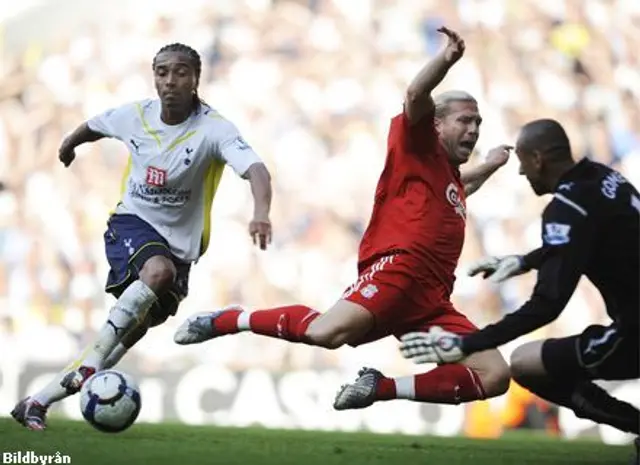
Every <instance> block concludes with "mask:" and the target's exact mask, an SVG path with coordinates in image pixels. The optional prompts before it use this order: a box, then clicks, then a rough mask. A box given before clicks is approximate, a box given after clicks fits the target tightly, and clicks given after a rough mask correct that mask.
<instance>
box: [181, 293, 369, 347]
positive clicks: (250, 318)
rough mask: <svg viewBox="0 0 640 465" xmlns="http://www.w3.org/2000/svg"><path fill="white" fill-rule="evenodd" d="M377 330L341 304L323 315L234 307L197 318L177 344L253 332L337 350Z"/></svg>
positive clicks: (293, 308)
mask: <svg viewBox="0 0 640 465" xmlns="http://www.w3.org/2000/svg"><path fill="white" fill-rule="evenodd" d="M372 326H373V317H372V316H371V314H370V313H369V312H368V311H367V310H365V309H364V308H362V307H361V306H360V305H357V304H353V303H351V302H347V301H344V300H341V301H339V302H338V303H337V304H336V305H334V306H333V307H332V308H331V309H330V310H329V311H328V312H326V313H324V314H320V313H319V312H317V311H316V310H314V309H312V308H310V307H307V306H305V305H289V306H286V307H276V308H271V309H266V310H257V311H254V312H248V311H246V310H245V309H244V308H242V307H240V306H238V305H232V306H230V307H226V308H224V309H222V310H218V311H215V312H209V313H203V314H198V315H193V316H192V317H190V318H188V319H187V320H186V321H185V322H184V323H183V324H182V325H181V326H180V327H179V328H178V330H177V331H176V333H175V335H174V341H175V342H176V343H177V344H196V343H200V342H204V341H207V340H209V339H213V338H216V337H220V336H224V335H228V334H236V333H239V332H243V331H251V332H253V333H254V334H261V335H263V336H269V337H274V338H278V339H284V340H287V341H290V342H299V343H303V344H308V345H313V346H318V347H324V348H326V349H337V348H338V347H341V346H342V345H344V344H346V343H351V342H353V341H356V340H358V339H359V338H360V337H362V336H363V335H364V334H365V333H366V332H368V331H369V330H370V329H371V327H372Z"/></svg>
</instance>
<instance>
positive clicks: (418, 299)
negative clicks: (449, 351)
mask: <svg viewBox="0 0 640 465" xmlns="http://www.w3.org/2000/svg"><path fill="white" fill-rule="evenodd" d="M418 266H420V264H419V263H418V262H417V261H416V259H414V258H413V257H411V256H410V255H406V254H397V255H387V256H384V257H381V258H379V259H378V260H376V261H375V262H373V263H372V264H369V265H368V266H366V267H365V268H364V269H361V270H360V274H359V276H358V280H357V281H356V282H355V283H354V284H352V285H351V286H350V287H349V288H348V289H347V290H346V291H345V293H344V294H343V296H342V298H343V299H344V300H348V301H350V302H353V303H356V304H359V305H362V306H363V307H364V308H366V309H367V310H368V311H369V312H371V314H372V315H373V316H374V318H375V327H374V328H373V329H372V330H371V331H370V332H369V333H368V334H367V335H366V336H365V337H364V339H363V340H361V341H359V342H358V343H356V344H351V345H352V346H354V347H355V346H358V345H361V344H366V343H369V342H373V341H377V340H378V339H382V338H385V337H387V336H395V337H396V338H400V337H401V336H402V335H404V334H406V333H408V332H411V331H426V330H428V329H429V328H430V327H431V326H441V327H442V328H443V329H444V330H446V331H451V332H453V333H457V334H468V333H472V332H475V331H477V329H478V328H477V327H476V326H475V325H474V324H473V323H471V321H469V319H468V318H467V317H466V316H464V315H463V314H462V313H460V312H458V311H457V310H456V309H455V308H454V307H453V304H452V303H451V301H450V300H449V295H448V292H447V291H446V289H444V287H443V286H442V285H441V284H434V283H433V281H430V280H429V279H428V278H425V277H420V276H419V275H417V274H416V273H415V269H416V267H418Z"/></svg>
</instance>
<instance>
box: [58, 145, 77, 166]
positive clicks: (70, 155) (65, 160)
mask: <svg viewBox="0 0 640 465" xmlns="http://www.w3.org/2000/svg"><path fill="white" fill-rule="evenodd" d="M58 159H59V160H60V161H61V162H62V164H63V165H64V167H65V168H68V167H69V165H70V164H71V163H72V162H73V160H75V159H76V151H75V147H74V146H73V145H71V144H69V143H68V142H67V140H66V139H65V140H64V141H63V142H62V144H61V145H60V148H59V149H58Z"/></svg>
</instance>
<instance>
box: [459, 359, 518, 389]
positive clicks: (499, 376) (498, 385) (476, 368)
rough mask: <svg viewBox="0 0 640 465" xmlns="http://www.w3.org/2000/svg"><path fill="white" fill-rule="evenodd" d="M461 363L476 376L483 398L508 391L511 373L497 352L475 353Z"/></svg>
mask: <svg viewBox="0 0 640 465" xmlns="http://www.w3.org/2000/svg"><path fill="white" fill-rule="evenodd" d="M461 363H462V364H463V365H464V366H466V367H467V368H468V369H471V370H473V372H474V373H475V374H476V376H477V378H478V382H479V384H480V386H481V388H482V390H483V391H484V396H485V398H491V397H498V396H501V395H503V394H505V393H506V392H507V391H508V390H509V383H510V382H511V371H510V369H509V365H508V364H507V362H506V360H505V359H504V357H503V356H502V354H501V353H500V352H499V351H498V350H496V349H492V350H487V351H484V352H478V353H475V354H473V355H470V356H469V357H467V358H466V359H465V360H463V361H462V362H461Z"/></svg>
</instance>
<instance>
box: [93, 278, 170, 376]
mask: <svg viewBox="0 0 640 465" xmlns="http://www.w3.org/2000/svg"><path fill="white" fill-rule="evenodd" d="M156 300H157V297H156V295H155V293H154V292H153V291H152V290H151V289H150V288H149V286H147V285H146V284H145V283H143V282H142V281H140V280H138V281H135V282H133V283H132V284H131V285H130V286H129V287H128V288H126V289H125V291H124V292H123V293H122V295H121V296H120V298H119V299H118V300H117V302H116V303H115V305H114V306H113V308H112V309H111V311H110V312H109V319H108V320H107V322H106V323H105V324H104V326H103V327H102V329H101V330H100V333H99V334H98V338H97V339H96V341H95V342H94V343H93V347H91V349H90V351H89V353H88V354H87V356H86V357H85V358H84V360H83V361H82V365H84V366H89V367H93V368H95V369H96V371H98V370H101V369H102V368H103V366H104V363H105V360H106V359H107V357H108V356H109V355H110V354H111V352H113V350H114V349H115V348H116V346H117V345H118V343H119V342H120V341H121V340H122V338H123V337H124V336H125V334H127V332H128V331H129V330H131V328H133V327H134V325H137V324H139V323H140V322H142V321H143V320H144V318H145V316H146V314H147V312H148V311H149V309H150V308H151V306H152V305H153V304H154V302H155V301H156Z"/></svg>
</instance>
